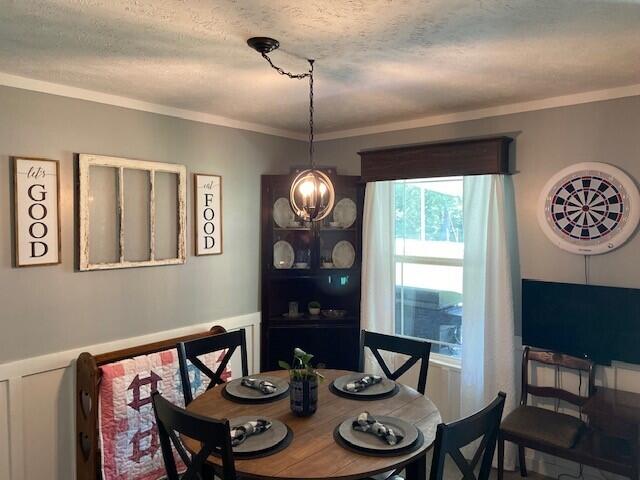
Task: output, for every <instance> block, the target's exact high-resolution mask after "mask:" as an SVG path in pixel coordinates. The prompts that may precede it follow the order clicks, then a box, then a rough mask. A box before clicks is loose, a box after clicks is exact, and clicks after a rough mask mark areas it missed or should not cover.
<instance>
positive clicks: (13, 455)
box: [0, 313, 640, 480]
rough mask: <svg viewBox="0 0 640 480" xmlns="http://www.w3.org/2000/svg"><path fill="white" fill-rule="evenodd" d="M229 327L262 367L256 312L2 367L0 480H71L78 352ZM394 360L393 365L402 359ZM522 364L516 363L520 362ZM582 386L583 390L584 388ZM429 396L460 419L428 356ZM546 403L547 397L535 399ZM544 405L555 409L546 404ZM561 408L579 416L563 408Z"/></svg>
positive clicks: (443, 369)
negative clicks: (241, 335) (243, 333)
mask: <svg viewBox="0 0 640 480" xmlns="http://www.w3.org/2000/svg"><path fill="white" fill-rule="evenodd" d="M214 324H215V325H223V326H224V327H225V328H226V329H228V330H233V329H237V328H245V329H246V330H247V344H248V345H247V346H248V360H249V369H250V371H252V372H256V371H259V358H260V355H259V349H260V314H259V313H252V314H249V315H243V316H239V317H233V318H227V319H222V320H216V321H212V322H207V323H202V324H199V325H193V326H190V327H185V328H179V329H175V330H169V331H164V332H158V333H153V334H150V335H144V336H141V337H136V338H128V339H126V340H118V341H114V342H108V343H103V344H99V345H92V346H86V347H82V348H77V349H73V350H68V351H65V352H58V353H53V354H50V355H44V356H41V357H35V358H29V359H25V360H19V361H16V362H11V363H5V364H1V365H0V480H50V479H51V480H73V479H74V478H75V458H74V454H75V425H74V419H75V406H74V402H73V399H74V395H75V394H74V386H75V370H74V361H75V359H76V358H77V356H78V355H79V354H80V353H81V352H83V351H89V352H91V353H93V354H99V353H104V352H108V351H112V350H117V349H120V348H127V347H131V346H133V345H140V344H144V343H149V342H154V341H158V340H162V339H165V338H171V337H177V336H181V335H188V334H190V333H194V332H199V331H204V330H207V329H208V328H210V327H211V326H212V325H214ZM402 360H403V359H402V358H396V359H395V363H396V367H398V366H400V364H401V363H402ZM518 368H519V366H518ZM532 374H533V375H532V379H534V380H535V381H536V382H539V383H541V384H545V385H558V384H561V385H563V386H564V387H565V388H567V389H570V390H573V391H575V389H577V386H578V383H579V379H578V377H577V375H575V374H573V373H571V372H569V371H563V372H561V375H560V376H559V377H556V374H555V370H554V369H552V368H545V367H539V368H536V370H535V371H534V372H532ZM401 381H402V382H403V383H406V384H407V385H410V386H413V387H415V385H416V384H417V368H416V367H414V368H412V369H411V370H409V372H407V373H406V374H405V375H404V376H403V377H402V378H401ZM596 384H597V385H604V386H607V387H611V388H618V389H620V390H627V391H632V392H638V393H640V367H639V366H634V365H622V364H616V365H613V366H611V367H606V368H604V367H598V368H597V371H596ZM584 386H585V385H584V384H583V388H584ZM427 395H428V396H429V397H430V398H431V399H432V400H433V401H434V402H435V404H436V405H437V406H438V408H439V409H440V412H441V414H442V418H443V420H444V421H445V422H450V421H453V420H456V419H457V418H459V417H460V368H459V367H457V366H456V365H455V364H451V363H449V362H446V361H440V360H439V359H437V358H433V359H432V361H431V364H430V366H429V376H428V380H427ZM539 404H541V405H543V404H544V402H539ZM546 406H548V407H550V408H554V407H555V406H554V405H553V404H551V403H549V402H547V403H546ZM559 409H560V411H565V412H571V411H573V412H574V413H576V414H577V412H576V411H575V410H571V409H570V408H569V407H568V406H567V405H564V404H563V405H560V406H559ZM26 451H29V452H37V456H35V457H30V458H32V459H33V458H35V460H30V461H28V462H27V461H26V457H25V453H26ZM527 466H528V467H529V469H530V470H533V471H537V472H540V473H543V474H545V475H549V476H551V477H557V475H558V474H560V473H574V474H575V473H576V472H577V471H578V466H577V465H576V464H575V463H572V462H566V461H564V460H560V459H557V458H554V457H551V456H548V455H544V454H540V453H538V452H533V451H531V450H527ZM614 477H615V475H611V474H607V473H605V474H604V475H603V474H601V473H600V472H599V471H597V470H595V469H590V468H585V478H589V479H590V480H611V479H613V478H614Z"/></svg>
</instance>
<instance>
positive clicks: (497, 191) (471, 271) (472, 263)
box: [460, 175, 518, 468]
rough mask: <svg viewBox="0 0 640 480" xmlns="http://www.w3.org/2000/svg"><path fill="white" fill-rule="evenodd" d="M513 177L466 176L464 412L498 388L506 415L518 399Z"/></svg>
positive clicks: (510, 464) (509, 454)
mask: <svg viewBox="0 0 640 480" xmlns="http://www.w3.org/2000/svg"><path fill="white" fill-rule="evenodd" d="M510 182H511V177H509V176H504V175H482V176H469V177H465V179H464V237H465V241H464V268H463V305H464V308H463V313H462V380H461V392H460V399H461V414H462V415H463V416H466V415H469V414H471V413H474V412H476V411H478V410H480V409H481V408H483V407H484V406H485V405H487V404H488V403H489V402H490V401H491V400H492V399H494V398H495V396H496V395H497V393H498V392H499V391H504V392H506V394H507V399H506V404H505V409H504V411H505V415H506V414H507V413H508V412H510V411H511V410H513V408H514V406H515V405H516V396H517V395H518V392H517V390H516V366H515V361H514V354H515V339H514V286H513V283H512V281H513V279H512V267H513V261H515V259H512V252H513V245H512V243H513V242H514V241H515V239H514V238H513V232H515V229H514V228H513V227H514V225H515V218H513V217H514V215H513V208H512V205H510V203H509V202H511V200H512V199H511V197H510V195H509V192H510V188H511V184H510ZM511 448H512V447H511ZM514 463H515V455H514V451H513V449H512V450H507V451H506V452H505V468H514Z"/></svg>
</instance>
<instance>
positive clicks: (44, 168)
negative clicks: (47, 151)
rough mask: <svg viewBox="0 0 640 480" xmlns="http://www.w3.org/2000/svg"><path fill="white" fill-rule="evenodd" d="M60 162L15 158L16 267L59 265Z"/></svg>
mask: <svg viewBox="0 0 640 480" xmlns="http://www.w3.org/2000/svg"><path fill="white" fill-rule="evenodd" d="M59 170H60V169H59V163H58V161H57V160H45V159H36V158H19V157H17V158H14V164H13V173H14V174H13V182H14V185H13V187H14V188H13V205H14V232H15V265H16V266H17V267H30V266H38V265H55V264H58V263H60V180H59Z"/></svg>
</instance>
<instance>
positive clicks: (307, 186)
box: [300, 180, 315, 197]
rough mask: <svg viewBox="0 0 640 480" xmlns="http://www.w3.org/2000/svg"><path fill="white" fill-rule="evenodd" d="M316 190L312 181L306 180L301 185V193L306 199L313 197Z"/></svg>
mask: <svg viewBox="0 0 640 480" xmlns="http://www.w3.org/2000/svg"><path fill="white" fill-rule="evenodd" d="M314 190H315V188H314V185H313V182H312V181H311V180H306V181H304V182H302V184H301V185H300V193H301V194H302V195H304V196H305V197H310V196H311V195H313V191H314Z"/></svg>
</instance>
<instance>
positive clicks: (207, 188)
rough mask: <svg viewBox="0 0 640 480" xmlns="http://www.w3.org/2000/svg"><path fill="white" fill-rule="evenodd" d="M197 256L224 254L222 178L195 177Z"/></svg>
mask: <svg viewBox="0 0 640 480" xmlns="http://www.w3.org/2000/svg"><path fill="white" fill-rule="evenodd" d="M193 190H194V193H195V201H194V208H195V221H194V222H193V223H194V225H195V248H196V255H219V254H221V253H222V177H221V176H220V175H205V174H201V173H195V174H194V175H193Z"/></svg>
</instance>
